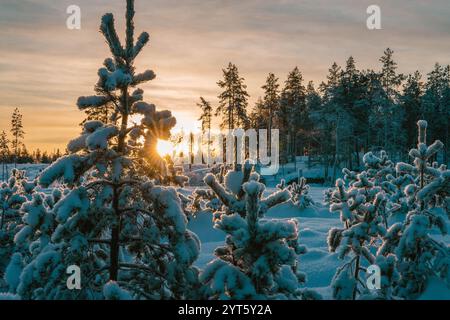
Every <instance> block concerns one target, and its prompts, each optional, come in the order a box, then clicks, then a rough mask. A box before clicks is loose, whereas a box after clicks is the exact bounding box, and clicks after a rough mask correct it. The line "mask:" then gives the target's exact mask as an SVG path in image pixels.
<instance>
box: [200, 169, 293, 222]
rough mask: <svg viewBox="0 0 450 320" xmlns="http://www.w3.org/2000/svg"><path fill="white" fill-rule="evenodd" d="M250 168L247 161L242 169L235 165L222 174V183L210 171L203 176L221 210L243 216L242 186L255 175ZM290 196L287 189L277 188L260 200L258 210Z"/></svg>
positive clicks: (267, 207) (265, 208) (262, 210)
mask: <svg viewBox="0 0 450 320" xmlns="http://www.w3.org/2000/svg"><path fill="white" fill-rule="evenodd" d="M252 170H253V166H252V165H251V164H250V162H249V161H246V162H245V164H244V165H243V170H240V169H239V168H237V167H236V166H235V167H234V168H233V169H232V170H229V171H228V172H227V173H226V174H225V175H224V182H223V184H222V183H220V182H219V181H218V179H217V177H216V176H215V175H213V174H211V173H210V174H208V175H206V176H205V178H204V181H205V183H206V184H207V185H208V186H209V187H210V188H211V189H212V191H214V193H215V194H216V196H217V197H218V198H219V200H220V201H221V202H222V204H223V206H222V208H221V211H224V212H225V213H227V214H233V213H238V214H240V215H241V216H243V217H244V216H245V215H246V207H245V192H244V187H243V186H244V184H245V183H246V182H248V181H249V180H250V179H251V178H252V177H254V176H256V175H257V173H255V172H252ZM258 180H259V177H258ZM290 197H291V195H290V193H289V191H288V190H286V189H284V190H279V191H277V192H275V193H273V194H271V195H269V196H268V197H267V198H264V199H262V200H261V201H260V204H259V205H260V209H259V211H260V212H261V213H263V214H264V213H265V212H266V211H267V210H268V209H270V208H271V207H273V206H275V205H277V204H279V203H282V202H285V201H287V200H289V199H290Z"/></svg>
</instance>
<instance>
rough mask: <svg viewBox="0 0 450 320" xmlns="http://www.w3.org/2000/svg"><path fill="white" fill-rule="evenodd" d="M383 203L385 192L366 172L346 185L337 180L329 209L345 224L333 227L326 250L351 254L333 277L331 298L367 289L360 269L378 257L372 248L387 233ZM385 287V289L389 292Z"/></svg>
mask: <svg viewBox="0 0 450 320" xmlns="http://www.w3.org/2000/svg"><path fill="white" fill-rule="evenodd" d="M384 205H385V197H384V194H383V193H382V192H381V190H380V188H379V187H375V186H374V185H373V184H372V183H370V182H369V181H368V179H367V176H366V175H365V174H358V175H357V176H356V177H355V180H354V182H353V183H352V186H351V187H350V188H348V189H346V187H345V182H344V181H343V180H342V179H338V180H337V181H336V189H335V191H334V192H333V194H332V196H331V206H330V211H331V212H339V214H340V217H341V221H342V222H343V223H344V228H332V229H331V230H330V231H329V233H328V239H327V242H328V247H329V250H330V251H331V252H336V251H337V252H338V256H339V258H340V259H344V258H345V257H347V256H349V257H350V258H349V260H348V261H347V262H346V263H345V264H344V265H343V266H342V267H340V268H339V269H338V270H337V272H336V274H335V276H334V277H333V280H332V285H331V286H332V288H333V297H334V298H336V299H356V298H357V297H358V296H359V295H364V294H368V293H369V292H368V290H367V287H366V284H365V281H363V279H364V277H363V276H362V273H365V271H366V270H365V268H364V267H363V265H364V264H366V265H367V264H369V265H370V264H374V263H375V261H376V259H377V257H375V256H374V255H373V254H372V253H371V251H372V250H371V249H372V246H373V245H374V243H376V241H377V240H378V241H379V239H380V238H381V237H383V236H384V235H385V233H386V228H385V225H384V223H385V219H384ZM387 289H388V288H386V290H385V292H386V294H389V293H390V291H389V290H387ZM389 297H390V296H385V297H384V298H389Z"/></svg>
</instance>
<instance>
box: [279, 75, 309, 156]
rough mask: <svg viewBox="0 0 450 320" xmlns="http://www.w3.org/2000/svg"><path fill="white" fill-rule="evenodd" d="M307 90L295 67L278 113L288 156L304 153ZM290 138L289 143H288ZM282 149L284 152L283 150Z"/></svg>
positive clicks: (281, 96)
mask: <svg viewBox="0 0 450 320" xmlns="http://www.w3.org/2000/svg"><path fill="white" fill-rule="evenodd" d="M305 97H306V89H305V86H304V85H303V75H302V73H301V72H300V70H299V69H298V67H295V68H294V69H293V70H292V71H291V72H289V74H288V77H287V80H286V81H285V83H284V88H283V90H282V92H281V95H280V107H279V110H278V113H277V122H278V126H279V128H280V130H281V132H280V137H281V141H280V143H281V147H282V148H283V146H285V147H284V148H283V149H284V150H286V153H287V154H294V156H295V155H297V153H301V154H302V153H303V141H304V140H305V139H304V138H305V137H304V135H303V134H302V131H301V129H302V128H304V127H305V123H304V121H305V119H306V118H307V115H306V100H305ZM287 137H289V140H290V141H289V143H288V141H287ZM283 149H282V150H283Z"/></svg>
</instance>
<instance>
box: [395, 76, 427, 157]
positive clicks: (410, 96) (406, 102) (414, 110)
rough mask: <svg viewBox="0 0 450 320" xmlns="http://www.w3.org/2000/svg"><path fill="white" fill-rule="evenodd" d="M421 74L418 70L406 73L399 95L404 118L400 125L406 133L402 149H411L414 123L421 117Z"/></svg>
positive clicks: (414, 128)
mask: <svg viewBox="0 0 450 320" xmlns="http://www.w3.org/2000/svg"><path fill="white" fill-rule="evenodd" d="M421 78H422V75H421V74H420V72H419V71H416V72H414V73H413V74H410V75H408V77H407V79H406V83H405V84H404V85H403V92H402V95H401V97H400V105H401V107H402V109H403V111H404V114H405V119H404V121H403V124H402V127H403V130H404V132H405V135H406V146H404V147H403V149H404V151H407V150H409V149H412V148H413V147H414V143H415V142H416V137H417V134H416V131H417V130H416V128H417V127H416V125H415V124H416V123H417V121H418V120H419V119H423V117H424V114H423V110H422V94H423V89H424V84H423V82H422V81H421Z"/></svg>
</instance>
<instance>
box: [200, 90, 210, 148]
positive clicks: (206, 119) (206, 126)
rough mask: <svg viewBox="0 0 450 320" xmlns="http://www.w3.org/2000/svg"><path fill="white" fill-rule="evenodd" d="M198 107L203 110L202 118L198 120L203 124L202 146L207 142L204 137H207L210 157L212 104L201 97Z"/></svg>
mask: <svg viewBox="0 0 450 320" xmlns="http://www.w3.org/2000/svg"><path fill="white" fill-rule="evenodd" d="M197 106H198V107H199V108H200V109H201V111H202V114H201V115H200V118H198V120H199V121H201V124H202V144H203V145H204V144H205V141H203V137H205V135H207V137H208V138H207V141H206V145H207V149H208V157H209V156H210V147H211V121H212V107H211V103H210V102H208V101H206V100H205V98H203V97H200V103H197Z"/></svg>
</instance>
